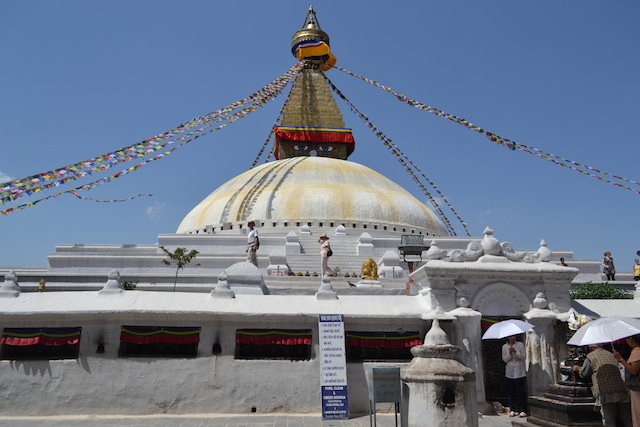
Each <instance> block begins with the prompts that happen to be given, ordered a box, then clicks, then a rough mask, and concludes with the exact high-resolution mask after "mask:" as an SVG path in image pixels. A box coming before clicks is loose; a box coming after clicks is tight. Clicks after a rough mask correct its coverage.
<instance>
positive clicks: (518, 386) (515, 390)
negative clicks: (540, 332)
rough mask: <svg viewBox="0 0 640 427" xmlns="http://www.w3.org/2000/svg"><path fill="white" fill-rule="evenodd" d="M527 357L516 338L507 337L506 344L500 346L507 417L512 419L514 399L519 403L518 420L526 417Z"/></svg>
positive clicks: (514, 411)
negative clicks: (507, 409)
mask: <svg viewBox="0 0 640 427" xmlns="http://www.w3.org/2000/svg"><path fill="white" fill-rule="evenodd" d="M526 357H527V355H526V353H525V349H524V344H523V343H521V342H520V341H516V336H515V335H512V336H510V337H507V342H506V344H505V345H503V346H502V360H503V361H504V363H505V368H504V369H505V376H506V377H507V392H508V393H509V411H510V412H509V416H510V417H514V416H515V415H516V414H517V412H518V411H516V410H515V402H514V401H515V399H516V397H517V398H518V400H519V403H520V418H524V417H526V416H527V410H528V408H527V370H526V367H525V364H524V361H525V359H526Z"/></svg>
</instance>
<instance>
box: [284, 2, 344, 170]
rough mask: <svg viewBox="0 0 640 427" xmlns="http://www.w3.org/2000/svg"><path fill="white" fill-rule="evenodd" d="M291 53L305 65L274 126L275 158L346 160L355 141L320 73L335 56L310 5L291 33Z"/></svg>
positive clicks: (328, 67)
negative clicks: (329, 158)
mask: <svg viewBox="0 0 640 427" xmlns="http://www.w3.org/2000/svg"><path fill="white" fill-rule="evenodd" d="M291 53H293V55H294V56H295V57H296V58H298V59H299V60H301V61H304V68H303V69H302V70H301V71H300V74H299V75H298V77H296V80H295V82H294V84H293V87H292V88H291V93H290V94H289V102H288V104H287V105H286V106H285V109H284V112H283V115H282V119H281V121H280V123H279V125H278V126H276V147H275V157H276V159H279V160H282V159H286V158H290V157H302V156H318V157H332V158H336V159H343V160H346V159H347V158H348V157H349V155H350V154H351V153H352V152H353V150H354V147H355V140H354V139H353V135H352V134H351V129H345V127H344V126H345V124H344V120H343V118H342V113H341V112H340V109H339V108H338V105H337V104H336V101H335V98H334V97H333V93H332V91H331V88H330V87H329V85H328V83H327V82H326V80H325V78H324V75H323V71H325V70H329V69H330V68H331V66H333V64H335V56H333V55H332V54H331V51H330V48H329V35H328V34H327V33H325V32H324V31H322V30H321V29H320V24H319V23H318V18H317V17H316V12H315V11H314V10H313V6H310V7H309V10H308V11H307V14H306V16H305V18H304V22H303V23H302V29H300V30H298V31H297V32H296V33H295V34H294V35H293V39H292V41H291ZM329 59H333V61H332V62H331V65H327V62H326V61H328V60H329Z"/></svg>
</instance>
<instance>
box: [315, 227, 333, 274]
mask: <svg viewBox="0 0 640 427" xmlns="http://www.w3.org/2000/svg"><path fill="white" fill-rule="evenodd" d="M318 243H320V257H321V259H322V276H323V277H324V275H325V274H328V275H329V276H333V270H332V269H330V268H329V266H328V265H327V263H328V262H329V251H330V250H331V246H330V245H329V236H327V235H326V234H323V235H322V236H320V238H319V239H318Z"/></svg>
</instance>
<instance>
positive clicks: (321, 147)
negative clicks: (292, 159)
mask: <svg viewBox="0 0 640 427" xmlns="http://www.w3.org/2000/svg"><path fill="white" fill-rule="evenodd" d="M293 149H294V150H296V151H309V150H311V149H313V150H316V151H322V152H325V153H327V152H329V151H333V147H332V146H331V145H313V146H311V145H299V144H296V145H294V146H293Z"/></svg>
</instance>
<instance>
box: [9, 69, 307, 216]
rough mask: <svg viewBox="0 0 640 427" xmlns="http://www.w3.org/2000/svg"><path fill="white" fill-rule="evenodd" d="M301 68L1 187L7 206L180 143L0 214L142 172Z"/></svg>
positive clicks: (263, 99)
mask: <svg viewBox="0 0 640 427" xmlns="http://www.w3.org/2000/svg"><path fill="white" fill-rule="evenodd" d="M301 68H302V63H298V64H296V65H295V66H293V67H292V68H290V69H289V70H288V71H287V72H286V73H284V74H283V75H281V76H280V77H278V78H277V79H276V80H274V81H273V82H271V83H269V84H267V85H266V86H265V87H263V88H262V89H260V90H258V91H256V92H254V93H253V94H251V95H250V96H248V97H246V98H243V99H241V100H239V101H236V102H234V103H233V104H230V105H228V106H227V107H225V108H222V109H220V110H217V111H215V112H213V113H210V114H208V115H206V116H201V117H198V118H196V119H193V120H191V121H189V122H186V123H183V124H181V125H179V126H177V127H175V128H173V129H172V130H170V131H167V132H164V133H162V134H159V135H156V136H155V137H152V138H148V139H146V140H144V141H141V142H139V143H137V144H133V145H130V146H128V147H124V148H121V149H119V150H116V151H114V152H111V153H107V154H103V155H101V156H97V157H94V158H92V159H88V160H85V161H82V162H78V163H75V164H73V165H68V166H65V167H63V168H58V169H54V170H51V171H47V172H43V173H40V174H37V175H32V176H30V177H27V178H21V179H16V180H13V181H9V182H6V183H3V184H0V204H4V203H6V202H11V201H14V200H16V199H18V198H20V197H22V196H24V195H25V194H26V195H29V196H31V195H33V194H35V193H40V192H42V191H44V190H48V189H51V188H54V187H58V186H60V185H62V184H67V183H69V182H71V181H74V180H77V179H80V178H82V177H85V176H88V175H92V174H93V173H98V172H103V171H105V170H107V169H109V168H111V167H114V166H116V165H118V164H120V163H126V162H129V161H132V160H136V159H138V160H140V159H143V158H144V157H145V156H148V155H150V154H153V153H155V152H156V151H159V150H162V149H165V147H167V146H168V145H170V144H174V143H179V144H176V145H175V146H173V147H172V148H171V149H169V150H168V151H165V152H163V153H161V154H159V155H156V156H154V157H151V158H148V159H147V160H145V161H143V162H141V163H138V164H137V165H135V166H132V167H129V168H127V169H124V170H122V171H120V172H117V173H114V174H112V175H111V176H109V177H107V178H101V179H98V180H95V181H92V182H90V183H88V184H85V185H83V186H80V187H76V188H73V189H71V190H67V191H62V192H58V193H56V194H53V195H50V196H47V197H43V198H41V199H38V200H35V201H32V202H29V203H25V204H23V205H19V206H15V207H12V208H8V209H5V210H3V211H0V215H6V214H8V213H12V212H16V211H18V210H22V209H24V208H26V207H32V206H35V205H36V204H37V203H39V202H41V201H44V200H48V199H50V198H54V197H58V196H60V195H62V194H66V193H71V194H74V192H76V194H74V195H75V196H76V197H78V195H77V191H80V190H90V189H93V188H95V187H96V186H98V185H102V184H104V183H106V182H110V181H112V180H113V179H116V178H120V177H122V176H124V175H126V174H127V173H130V172H133V171H135V170H137V169H139V168H140V167H142V166H144V165H146V164H149V163H151V162H153V161H155V160H159V159H161V158H164V157H166V156H167V155H169V154H171V153H173V152H174V151H175V150H176V149H178V148H180V147H181V146H183V145H185V144H187V143H189V142H191V141H193V140H195V139H197V138H200V137H202V136H204V135H206V134H208V133H211V132H214V131H217V130H220V129H222V128H223V127H225V126H227V125H229V124H231V123H233V122H235V121H237V120H239V119H241V118H244V117H246V116H247V115H249V114H250V113H252V112H254V111H256V110H257V109H259V108H260V107H262V106H264V105H265V104H266V103H267V102H268V101H270V100H272V99H273V98H275V97H276V96H278V95H279V94H280V93H281V92H282V90H283V89H284V88H285V87H286V86H287V85H288V84H289V83H290V82H291V81H292V80H293V79H294V78H295V77H296V76H297V74H298V73H299V71H300V69H301ZM241 107H242V109H240V110H238V108H241ZM235 110H238V111H235ZM218 123H221V124H219V125H217V126H215V127H213V126H214V125H216V124H218ZM196 126H200V127H199V128H197V129H195V130H192V131H191V132H188V133H185V131H186V130H189V129H192V128H194V127H196ZM212 127H213V128H212ZM178 135H180V136H178ZM141 196H143V195H138V196H134V197H131V198H127V199H121V200H112V202H117V201H127V200H131V199H133V198H138V197H141ZM85 200H94V201H98V200H95V199H90V198H85ZM101 202H105V201H101Z"/></svg>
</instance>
